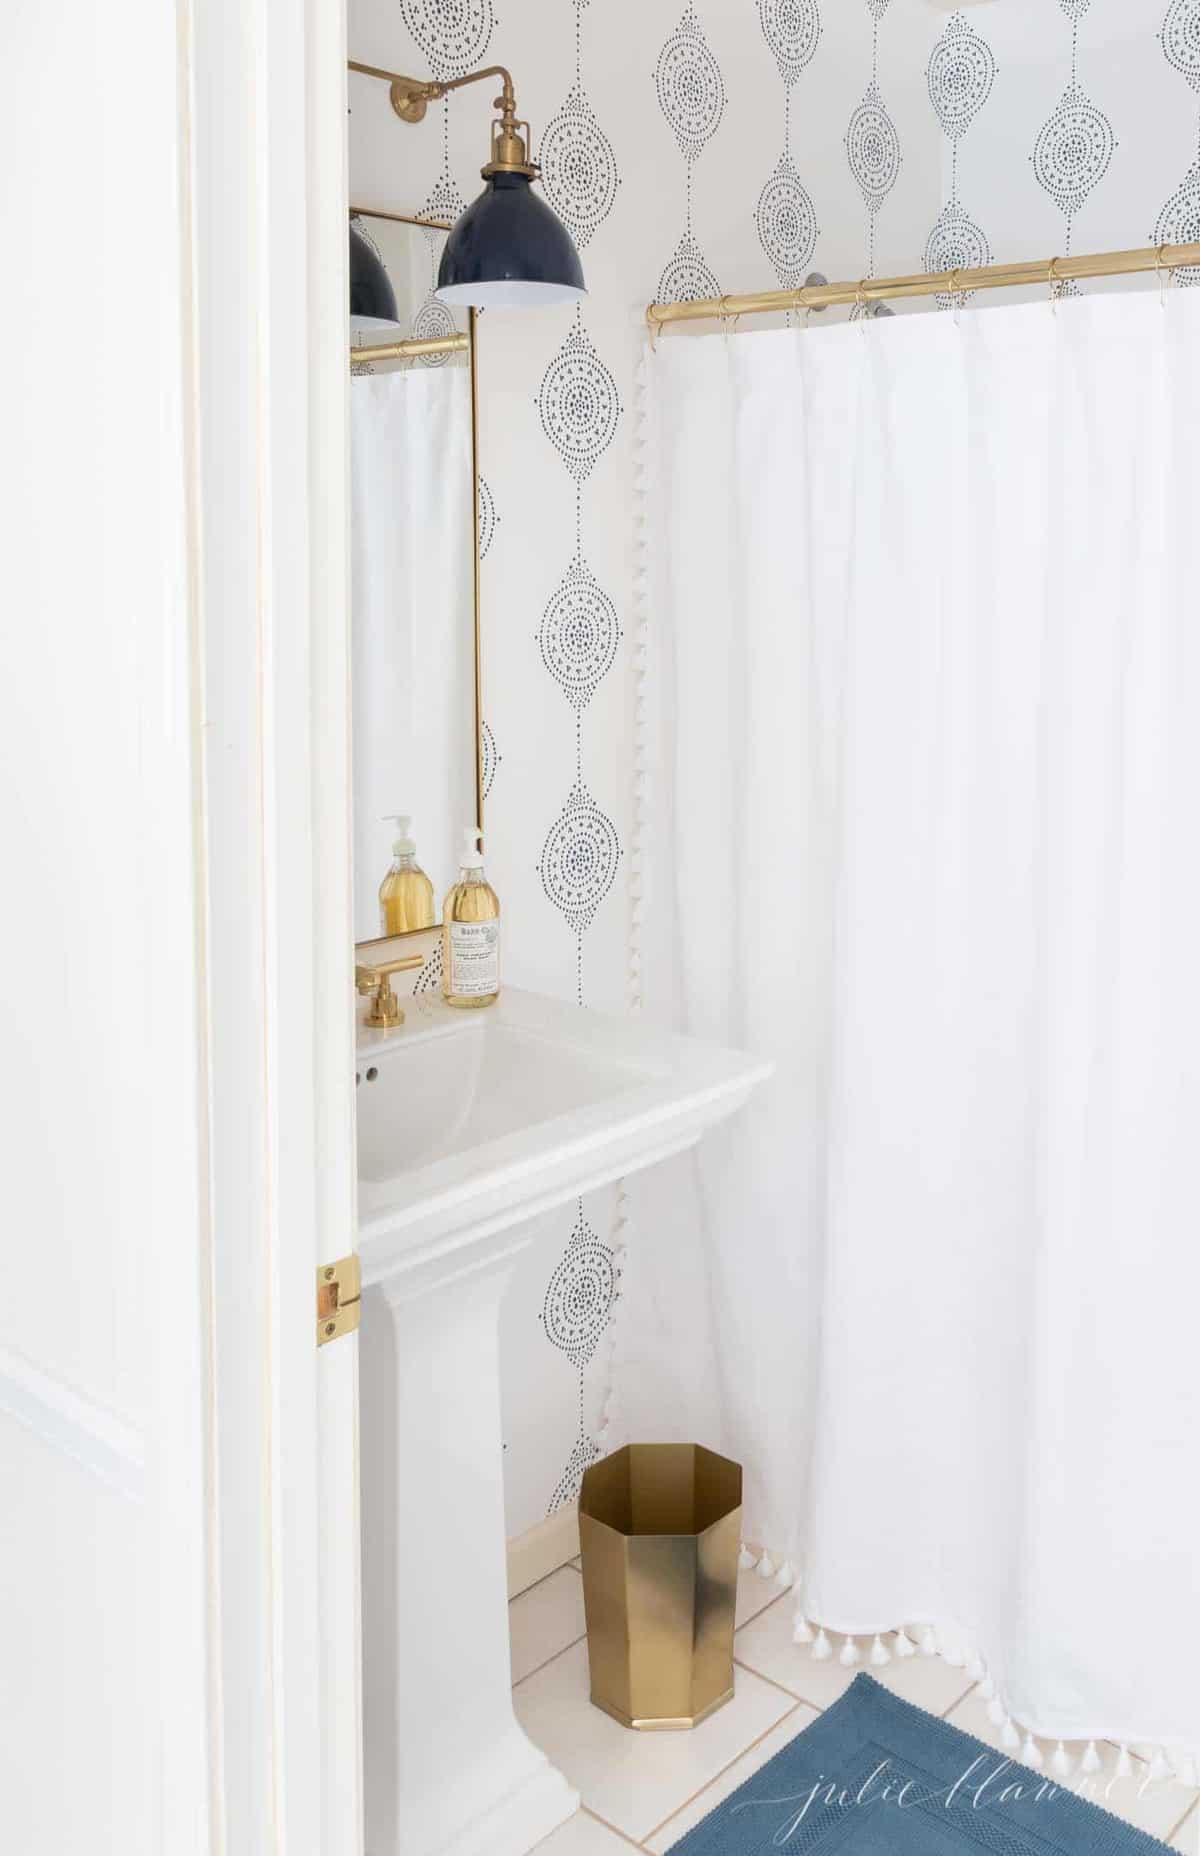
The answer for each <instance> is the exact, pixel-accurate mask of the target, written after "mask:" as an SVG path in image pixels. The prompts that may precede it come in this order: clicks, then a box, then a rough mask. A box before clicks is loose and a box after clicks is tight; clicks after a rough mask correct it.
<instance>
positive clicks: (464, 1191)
mask: <svg viewBox="0 0 1200 1856" xmlns="http://www.w3.org/2000/svg"><path fill="white" fill-rule="evenodd" d="M405 1011H406V1019H405V1023H404V1024H403V1025H401V1026H400V1027H399V1028H398V1029H397V1030H394V1031H385V1032H370V1031H365V1030H364V1032H363V1033H362V1035H361V1036H360V1040H359V1047H358V1075H359V1084H358V1090H357V1107H358V1166H359V1257H360V1261H361V1264H362V1272H363V1280H364V1282H366V1283H371V1282H376V1281H379V1280H381V1279H382V1278H383V1277H384V1276H386V1275H388V1274H389V1273H390V1272H391V1271H393V1270H394V1269H395V1267H396V1265H397V1263H398V1262H399V1261H400V1260H401V1259H402V1258H403V1257H404V1256H405V1255H406V1254H410V1253H411V1252H413V1251H414V1250H421V1249H425V1248H426V1247H429V1246H432V1247H433V1249H434V1250H439V1249H441V1248H442V1246H443V1245H444V1244H445V1243H446V1242H447V1241H448V1242H450V1243H451V1244H452V1243H453V1242H454V1241H455V1238H456V1236H457V1237H458V1238H460V1239H468V1238H470V1237H472V1236H478V1235H479V1234H480V1233H481V1229H482V1227H484V1226H486V1227H487V1228H488V1229H489V1230H493V1231H494V1230H497V1229H499V1228H501V1226H502V1225H503V1224H505V1223H512V1222H515V1221H517V1220H523V1219H526V1218H530V1217H532V1216H533V1214H534V1213H535V1212H538V1211H543V1210H545V1209H546V1208H547V1207H548V1206H550V1205H553V1204H555V1203H556V1202H558V1201H561V1200H564V1199H569V1198H572V1197H574V1196H575V1195H576V1194H577V1193H580V1192H583V1191H587V1190H590V1189H591V1188H592V1187H594V1186H598V1185H601V1184H603V1183H604V1181H605V1180H609V1179H614V1178H616V1177H617V1176H618V1175H619V1174H621V1173H628V1172H632V1171H634V1170H635V1169H636V1168H637V1167H641V1166H646V1165H649V1164H650V1163H651V1162H652V1161H655V1160H660V1159H662V1158H664V1157H665V1156H666V1155H667V1154H670V1153H675V1152H677V1151H678V1150H679V1149H680V1148H681V1147H686V1146H688V1145H690V1144H691V1143H692V1142H693V1141H695V1140H696V1139H697V1138H698V1137H699V1135H700V1133H701V1132H702V1131H703V1129H704V1128H705V1127H706V1126H708V1125H709V1124H710V1123H711V1122H713V1121H716V1120H719V1119H720V1118H721V1117H722V1116H724V1115H727V1114H729V1113H730V1112H731V1111H732V1110H733V1109H735V1108H737V1107H738V1106H739V1105H740V1104H741V1103H742V1102H744V1101H745V1099H746V1097H747V1096H748V1095H749V1093H750V1091H751V1089H752V1088H753V1087H754V1085H755V1083H756V1082H758V1081H760V1080H761V1078H762V1077H764V1076H765V1075H766V1074H767V1070H768V1068H769V1066H768V1065H766V1064H763V1063H761V1062H758V1061H756V1060H755V1059H753V1058H750V1057H747V1056H745V1055H744V1054H743V1053H740V1052H734V1051H727V1050H722V1049H720V1048H718V1047H715V1046H712V1045H706V1044H699V1043H696V1042H695V1041H693V1040H692V1039H689V1038H681V1037H676V1036H673V1035H672V1034H671V1033H669V1032H665V1031H660V1030H658V1029H656V1028H654V1027H652V1026H649V1025H646V1024H644V1023H642V1022H641V1021H638V1020H633V1019H628V1018H616V1017H612V1016H609V1015H608V1014H606V1013H601V1012H593V1011H589V1010H587V1009H585V1008H582V1007H580V1006H577V1005H571V1004H568V1003H566V1002H565V1001H562V1000H556V999H546V998H543V997H541V996H540V995H538V994H535V993H528V992H521V991H519V990H517V989H516V988H511V987H510V988H508V989H507V990H506V991H505V992H504V993H502V994H501V997H500V999H499V1001H498V1002H497V1003H496V1004H495V1005H494V1006H489V1007H488V1008H486V1009H485V1010H483V1011H478V1012H471V1011H465V1012H464V1011H457V1010H455V1009H454V1008H453V1007H452V1006H448V1005H445V1004H444V1003H443V1002H442V1001H441V1000H440V999H423V998H418V999H414V1000H411V1001H408V1002H406V1006H405Z"/></svg>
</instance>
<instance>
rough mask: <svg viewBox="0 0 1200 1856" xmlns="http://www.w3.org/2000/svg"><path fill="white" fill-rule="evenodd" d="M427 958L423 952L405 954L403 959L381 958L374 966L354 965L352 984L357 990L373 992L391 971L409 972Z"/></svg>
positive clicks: (423, 962)
mask: <svg viewBox="0 0 1200 1856" xmlns="http://www.w3.org/2000/svg"><path fill="white" fill-rule="evenodd" d="M427 958H428V956H427V955H425V954H406V955H405V956H404V959H403V960H381V961H380V962H379V965H378V966H376V967H360V966H357V965H356V966H355V969H354V984H355V985H356V986H357V988H358V990H359V992H374V990H375V988H376V987H377V986H378V985H379V984H380V982H381V981H382V980H386V979H390V978H391V976H392V974H393V973H411V972H412V971H413V968H414V967H423V966H424V965H425V961H426V959H427Z"/></svg>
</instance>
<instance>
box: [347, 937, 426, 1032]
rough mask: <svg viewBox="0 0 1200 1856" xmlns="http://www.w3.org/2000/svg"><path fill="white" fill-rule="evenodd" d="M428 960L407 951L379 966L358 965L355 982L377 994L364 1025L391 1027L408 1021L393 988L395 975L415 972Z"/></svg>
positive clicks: (355, 970) (362, 991) (378, 1027)
mask: <svg viewBox="0 0 1200 1856" xmlns="http://www.w3.org/2000/svg"><path fill="white" fill-rule="evenodd" d="M425 960H426V956H425V955H424V954H406V955H405V956H404V959H403V960H383V961H380V963H379V965H378V966H377V967H360V966H357V965H356V966H355V969H354V984H355V986H356V987H357V989H358V991H359V992H361V993H368V992H373V993H374V994H375V997H374V999H373V1000H372V1001H371V1009H370V1011H369V1012H368V1013H367V1016H366V1018H365V1019H364V1020H363V1023H364V1024H368V1025H373V1026H375V1027H376V1028H377V1029H381V1030H390V1029H392V1028H393V1027H395V1026H396V1025H402V1024H403V1023H404V1010H403V1007H402V1006H401V1004H400V1001H399V999H397V997H396V995H395V993H394V992H393V991H392V974H393V973H411V971H412V969H413V968H414V967H421V966H424V964H425Z"/></svg>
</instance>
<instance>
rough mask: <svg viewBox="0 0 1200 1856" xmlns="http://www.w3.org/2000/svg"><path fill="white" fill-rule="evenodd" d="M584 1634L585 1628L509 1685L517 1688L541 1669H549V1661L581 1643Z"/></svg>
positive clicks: (585, 1633)
mask: <svg viewBox="0 0 1200 1856" xmlns="http://www.w3.org/2000/svg"><path fill="white" fill-rule="evenodd" d="M586 1636H587V1632H586V1631H585V1630H581V1631H580V1633H579V1635H578V1637H572V1639H571V1641H570V1643H564V1644H563V1646H562V1648H561V1650H555V1652H554V1654H553V1656H548V1657H547V1658H546V1660H545V1662H544V1663H539V1664H538V1665H537V1668H536V1669H529V1670H527V1671H526V1673H525V1674H524V1675H523V1676H522V1677H521V1680H520V1682H510V1683H509V1687H510V1688H513V1689H517V1688H520V1687H521V1686H522V1685H523V1684H524V1683H526V1682H532V1680H533V1678H534V1676H536V1675H540V1674H541V1672H542V1670H543V1669H549V1667H550V1665H551V1663H556V1662H557V1661H558V1659H559V1657H560V1656H565V1655H566V1653H567V1651H568V1650H573V1649H574V1648H575V1646H576V1644H579V1643H582V1642H583V1640H584V1638H585V1637H586Z"/></svg>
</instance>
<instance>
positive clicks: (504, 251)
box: [350, 60, 587, 315]
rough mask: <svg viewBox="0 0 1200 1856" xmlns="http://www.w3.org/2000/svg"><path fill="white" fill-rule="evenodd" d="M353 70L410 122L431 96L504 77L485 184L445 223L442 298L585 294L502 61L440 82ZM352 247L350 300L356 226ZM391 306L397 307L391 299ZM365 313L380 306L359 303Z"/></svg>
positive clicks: (530, 303)
mask: <svg viewBox="0 0 1200 1856" xmlns="http://www.w3.org/2000/svg"><path fill="white" fill-rule="evenodd" d="M350 69H351V70H352V71H361V72H362V73H363V75H364V76H366V77H375V78H381V79H383V81H384V82H385V83H387V84H388V85H389V86H390V93H389V94H390V96H391V102H392V108H393V109H394V110H395V112H396V114H397V116H399V117H400V119H401V121H402V122H413V123H416V122H423V121H424V119H425V113H426V111H427V110H428V108H429V105H430V104H431V103H438V102H440V101H441V99H442V98H443V97H445V96H448V95H449V93H450V92H451V91H452V90H461V89H462V87H463V85H464V84H478V83H481V82H483V81H484V80H486V79H487V78H491V77H498V78H499V79H500V81H501V93H500V95H499V96H498V97H497V98H496V102H495V106H494V107H495V108H496V109H497V110H499V112H500V116H499V120H498V121H495V122H493V123H492V147H491V158H490V160H489V161H488V164H487V166H486V167H485V168H482V169H481V170H480V171H481V173H482V175H483V178H484V181H485V182H486V185H485V187H484V189H483V192H482V193H481V194H480V196H479V198H478V199H477V200H475V201H473V202H472V203H471V205H470V206H468V208H467V210H466V212H465V213H463V214H462V215H461V217H460V218H459V220H458V222H457V223H456V224H455V225H453V226H452V227H451V228H450V233H449V236H448V238H447V239H446V243H445V247H444V248H443V251H442V261H441V264H440V265H439V267H438V281H437V290H436V291H435V293H434V294H435V295H436V296H438V297H440V298H441V300H442V302H443V303H453V304H458V305H463V304H467V305H470V306H471V307H472V308H474V309H535V308H537V307H538V306H539V305H540V304H543V303H568V302H571V301H573V300H574V299H575V298H576V297H581V296H585V295H586V294H587V292H586V289H585V286H584V282H583V266H582V265H581V264H580V262H579V253H578V252H577V251H576V249H575V245H574V241H573V240H572V238H571V234H570V233H569V232H568V231H567V228H566V227H565V226H564V225H563V223H562V220H561V219H559V218H557V217H556V215H555V214H554V213H553V212H552V211H551V209H550V208H549V207H548V206H547V204H546V202H545V200H543V199H542V198H541V197H540V196H539V195H538V194H536V193H535V192H534V191H533V183H534V181H535V180H538V179H540V177H541V169H540V168H539V167H538V165H537V163H536V162H535V161H531V160H530V159H529V124H528V123H527V122H522V121H521V120H520V118H519V117H518V115H517V99H516V96H515V94H514V92H513V81H512V78H511V76H510V75H509V73H508V72H507V71H506V70H505V69H504V66H503V65H499V64H493V65H489V66H488V67H487V68H486V70H482V71H467V72H465V73H464V75H463V76H462V77H452V78H448V79H447V80H446V81H445V82H444V83H425V82H423V81H422V80H421V79H420V78H415V77H401V76H400V75H399V73H398V72H395V71H381V70H380V69H379V67H378V66H377V65H370V64H356V63H354V61H353V60H351V64H350ZM522 131H524V133H522ZM350 253H351V262H350V273H351V285H350V287H351V295H352V299H353V291H354V277H355V259H354V231H353V228H352V229H351V233H350ZM386 281H387V280H386V278H385V279H384V282H385V284H386ZM388 295H389V297H390V296H391V290H390V287H389V289H388ZM351 307H352V308H353V300H352V304H351ZM392 310H393V313H394V310H395V301H394V299H393V300H392ZM363 313H364V314H366V315H370V314H372V313H374V314H378V313H379V312H378V311H374V312H372V311H370V310H368V309H365V307H364V312H363Z"/></svg>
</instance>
